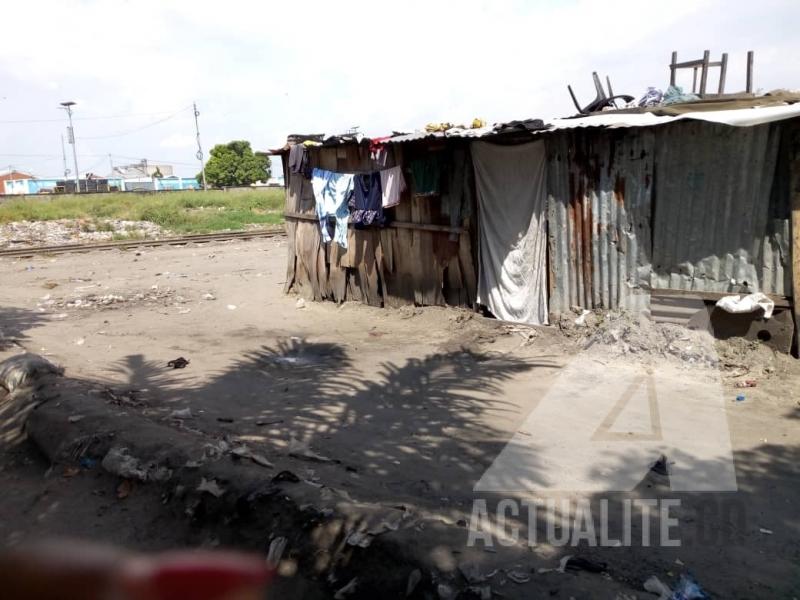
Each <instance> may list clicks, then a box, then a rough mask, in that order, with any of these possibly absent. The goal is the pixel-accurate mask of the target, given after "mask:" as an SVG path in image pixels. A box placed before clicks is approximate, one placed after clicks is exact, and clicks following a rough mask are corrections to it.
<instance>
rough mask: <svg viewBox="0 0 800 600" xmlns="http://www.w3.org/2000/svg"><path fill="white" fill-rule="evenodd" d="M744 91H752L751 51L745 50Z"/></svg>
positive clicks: (750, 92) (749, 92)
mask: <svg viewBox="0 0 800 600" xmlns="http://www.w3.org/2000/svg"><path fill="white" fill-rule="evenodd" d="M745 91H746V92H747V93H748V94H752V93H753V51H752V50H748V51H747V87H746V88H745Z"/></svg>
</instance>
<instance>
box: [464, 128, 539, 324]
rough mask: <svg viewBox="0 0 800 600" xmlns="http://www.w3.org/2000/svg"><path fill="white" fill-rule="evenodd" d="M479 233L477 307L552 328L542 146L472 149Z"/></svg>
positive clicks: (481, 145)
mask: <svg viewBox="0 0 800 600" xmlns="http://www.w3.org/2000/svg"><path fill="white" fill-rule="evenodd" d="M472 157H473V162H474V165H475V180H476V187H477V191H478V218H479V221H478V227H479V230H480V245H479V275H478V302H479V303H480V304H483V305H485V306H486V307H487V308H488V309H489V310H490V311H491V312H492V314H494V316H495V317H497V318H498V319H503V320H505V321H513V322H517V323H527V324H531V325H545V324H547V288H546V285H547V284H546V268H547V267H546V265H547V260H546V244H547V233H546V213H545V207H546V185H545V146H544V142H543V141H537V142H532V143H529V144H521V145H518V146H498V145H494V144H490V143H487V142H474V143H473V144H472Z"/></svg>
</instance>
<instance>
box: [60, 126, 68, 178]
mask: <svg viewBox="0 0 800 600" xmlns="http://www.w3.org/2000/svg"><path fill="white" fill-rule="evenodd" d="M61 160H63V161H64V179H66V178H67V177H69V169H68V168H67V151H66V150H65V149H64V134H63V133H62V134H61Z"/></svg>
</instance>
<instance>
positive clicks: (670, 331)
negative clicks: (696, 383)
mask: <svg viewBox="0 0 800 600" xmlns="http://www.w3.org/2000/svg"><path fill="white" fill-rule="evenodd" d="M562 328H563V325H562ZM567 331H568V332H570V333H571V334H573V335H574V334H576V333H579V334H582V337H583V339H584V340H585V343H584V346H583V347H584V349H585V350H586V351H589V352H596V353H601V354H603V355H606V356H608V355H611V356H629V357H632V358H635V359H637V360H639V361H641V362H646V363H651V362H659V361H663V360H664V359H667V360H670V361H673V362H679V363H681V364H684V365H686V366H705V367H717V366H718V365H719V355H718V351H717V347H716V343H715V340H714V338H713V337H712V336H711V334H710V333H708V332H707V331H699V330H693V329H688V328H686V327H683V326H681V325H675V324H672V323H655V322H653V321H651V320H650V319H649V318H648V317H647V316H646V315H634V314H629V313H626V312H623V311H608V312H604V313H591V312H585V313H583V314H581V315H580V316H579V317H577V318H576V319H574V320H573V321H572V323H571V326H570V327H567Z"/></svg>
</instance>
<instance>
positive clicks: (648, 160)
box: [547, 128, 654, 314]
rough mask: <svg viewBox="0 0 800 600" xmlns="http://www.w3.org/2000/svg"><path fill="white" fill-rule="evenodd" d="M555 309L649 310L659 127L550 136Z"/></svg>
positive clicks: (563, 133)
mask: <svg viewBox="0 0 800 600" xmlns="http://www.w3.org/2000/svg"><path fill="white" fill-rule="evenodd" d="M547 142H548V158H547V160H548V220H549V223H548V227H549V232H548V235H549V241H550V245H549V251H550V255H549V262H550V274H549V275H550V290H551V296H550V310H551V312H552V313H556V314H557V313H561V312H565V311H567V310H569V309H570V307H572V306H580V307H584V308H606V309H609V308H618V307H622V308H626V309H628V310H642V309H646V308H648V306H649V298H650V296H649V285H650V270H651V267H650V249H651V248H652V242H651V239H652V238H651V231H650V214H651V210H650V205H651V194H652V182H653V180H652V173H653V154H654V133H653V130H652V129H644V128H636V129H618V130H603V129H581V130H572V131H564V132H558V133H555V134H553V135H550V136H548V138H547Z"/></svg>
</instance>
